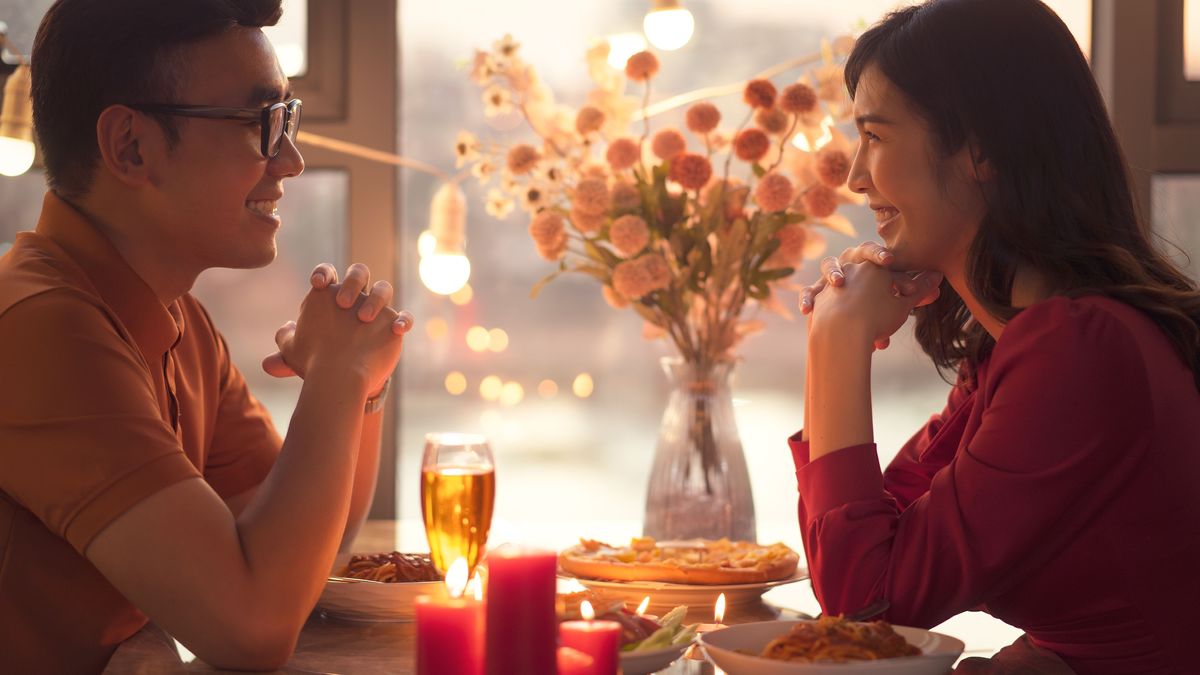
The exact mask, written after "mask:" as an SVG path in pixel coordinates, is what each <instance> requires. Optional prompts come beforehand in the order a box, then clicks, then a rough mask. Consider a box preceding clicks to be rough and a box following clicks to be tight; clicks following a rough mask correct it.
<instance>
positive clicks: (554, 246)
mask: <svg viewBox="0 0 1200 675" xmlns="http://www.w3.org/2000/svg"><path fill="white" fill-rule="evenodd" d="M529 236H531V237H533V244H534V246H535V247H537V252H538V255H540V256H542V257H543V258H545V259H546V260H550V261H555V260H558V259H559V258H561V257H563V253H565V252H566V250H567V231H566V228H565V227H564V225H563V219H562V216H560V215H558V214H557V213H554V212H553V211H539V212H538V214H537V215H536V216H534V217H533V221H532V222H530V223H529Z"/></svg>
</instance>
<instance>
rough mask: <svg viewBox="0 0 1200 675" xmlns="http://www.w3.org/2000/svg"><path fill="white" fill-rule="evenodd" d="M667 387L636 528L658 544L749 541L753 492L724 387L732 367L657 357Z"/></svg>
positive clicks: (729, 395)
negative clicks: (643, 510) (642, 510)
mask: <svg viewBox="0 0 1200 675" xmlns="http://www.w3.org/2000/svg"><path fill="white" fill-rule="evenodd" d="M662 366H663V370H664V371H665V372H666V375H667V379H668V380H669V381H670V384H671V393H670V399H669V400H668V401H667V408H666V410H665V411H664V412H663V417H662V426H661V427H660V429H659V432H658V445H657V448H656V449H655V453H654V466H653V469H652V470H651V472H650V484H649V486H648V487H647V489H646V517H645V521H644V523H643V527H642V531H643V534H644V535H645V536H648V537H654V538H655V539H658V540H660V541H662V540H673V539H692V538H705V539H720V538H722V537H728V538H729V539H733V540H746V541H754V540H755V539H756V527H755V522H754V497H753V495H752V494H751V491H750V475H749V473H748V471H747V470H746V457H745V455H744V454H743V453H742V442H741V439H740V438H739V437H738V431H737V422H736V420H735V419H734V416H733V395H732V392H731V390H730V380H731V379H732V375H733V369H734V364H732V363H716V364H710V365H705V366H702V365H698V364H693V363H689V362H687V361H684V360H683V359H682V358H678V357H667V358H664V359H663V360H662Z"/></svg>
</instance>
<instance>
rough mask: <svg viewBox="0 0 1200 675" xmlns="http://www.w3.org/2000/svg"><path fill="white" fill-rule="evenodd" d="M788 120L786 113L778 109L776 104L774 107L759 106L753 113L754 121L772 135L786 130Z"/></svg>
mask: <svg viewBox="0 0 1200 675" xmlns="http://www.w3.org/2000/svg"><path fill="white" fill-rule="evenodd" d="M788 121H789V120H788V116H787V113H785V112H783V111H782V110H780V109H779V107H778V106H776V107H774V108H759V109H758V112H756V113H754V123H755V124H757V125H758V126H759V128H760V129H762V130H763V131H765V132H767V133H768V134H772V135H776V134H782V133H783V132H785V131H787V130H788Z"/></svg>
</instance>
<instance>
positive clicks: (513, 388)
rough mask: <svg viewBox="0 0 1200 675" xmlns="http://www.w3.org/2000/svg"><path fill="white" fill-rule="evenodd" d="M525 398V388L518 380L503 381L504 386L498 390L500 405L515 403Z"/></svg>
mask: <svg viewBox="0 0 1200 675" xmlns="http://www.w3.org/2000/svg"><path fill="white" fill-rule="evenodd" d="M523 398H525V388H524V387H522V386H521V385H520V383H518V382H505V383H504V388H503V389H501V390H500V404H501V405H510V406H511V405H516V404H518V403H520V402H521V399H523Z"/></svg>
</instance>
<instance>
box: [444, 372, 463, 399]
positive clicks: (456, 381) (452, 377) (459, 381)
mask: <svg viewBox="0 0 1200 675" xmlns="http://www.w3.org/2000/svg"><path fill="white" fill-rule="evenodd" d="M466 390H467V376H466V375H463V374H462V373H460V372H458V371H457V370H452V371H450V372H449V373H447V374H446V391H448V392H450V394H451V395H453V396H458V395H459V394H461V393H463V392H464V391H466Z"/></svg>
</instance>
